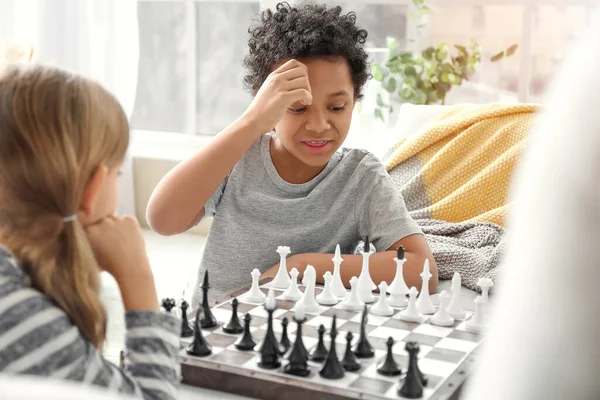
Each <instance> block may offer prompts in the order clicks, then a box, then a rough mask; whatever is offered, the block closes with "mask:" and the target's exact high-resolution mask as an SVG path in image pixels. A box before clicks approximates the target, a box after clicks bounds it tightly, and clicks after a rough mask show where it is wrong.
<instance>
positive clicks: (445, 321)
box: [429, 290, 454, 326]
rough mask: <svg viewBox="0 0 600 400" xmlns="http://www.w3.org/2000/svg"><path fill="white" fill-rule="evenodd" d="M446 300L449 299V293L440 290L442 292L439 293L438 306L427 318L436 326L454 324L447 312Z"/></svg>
mask: <svg viewBox="0 0 600 400" xmlns="http://www.w3.org/2000/svg"><path fill="white" fill-rule="evenodd" d="M448 300H450V295H449V294H448V292H446V291H445V290H442V293H440V308H438V310H437V312H436V313H435V314H433V315H432V316H431V318H430V319H429V322H430V323H431V324H433V325H437V326H452V325H453V324H454V318H452V315H450V314H448V310H447V308H448Z"/></svg>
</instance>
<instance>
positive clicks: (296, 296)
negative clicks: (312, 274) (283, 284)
mask: <svg viewBox="0 0 600 400" xmlns="http://www.w3.org/2000/svg"><path fill="white" fill-rule="evenodd" d="M290 275H291V277H292V278H291V285H290V286H289V287H288V288H287V290H286V291H285V292H283V294H282V295H281V296H279V298H281V299H283V300H291V301H298V300H300V299H301V298H302V292H301V291H300V289H298V270H297V269H296V268H292V270H291V271H290Z"/></svg>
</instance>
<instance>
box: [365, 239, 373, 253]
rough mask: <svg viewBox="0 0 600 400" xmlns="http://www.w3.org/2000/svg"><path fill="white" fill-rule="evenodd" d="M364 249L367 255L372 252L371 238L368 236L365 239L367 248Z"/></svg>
mask: <svg viewBox="0 0 600 400" xmlns="http://www.w3.org/2000/svg"><path fill="white" fill-rule="evenodd" d="M364 247H365V248H364V252H365V253H368V252H370V251H371V243H369V237H368V236H367V237H366V238H365V246H364Z"/></svg>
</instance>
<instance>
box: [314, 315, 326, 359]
mask: <svg viewBox="0 0 600 400" xmlns="http://www.w3.org/2000/svg"><path fill="white" fill-rule="evenodd" d="M317 332H319V343H317V347H316V348H315V350H314V351H313V353H312V354H311V356H310V360H311V361H316V362H321V361H324V360H325V359H326V358H327V353H328V351H327V348H326V347H325V343H323V335H324V334H325V327H324V326H323V324H321V325H320V326H319V329H318V330H317Z"/></svg>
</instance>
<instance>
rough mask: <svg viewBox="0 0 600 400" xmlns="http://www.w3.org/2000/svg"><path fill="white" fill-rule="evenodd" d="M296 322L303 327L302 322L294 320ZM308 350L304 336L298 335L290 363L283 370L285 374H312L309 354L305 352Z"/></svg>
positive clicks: (289, 358)
mask: <svg viewBox="0 0 600 400" xmlns="http://www.w3.org/2000/svg"><path fill="white" fill-rule="evenodd" d="M294 321H296V322H297V323H298V327H300V326H302V322H304V321H298V320H296V318H294ZM304 350H306V349H305V348H304V344H303V343H302V334H300V335H298V334H297V335H296V340H295V341H294V346H293V347H292V351H291V352H290V355H289V356H288V361H289V362H288V363H287V365H286V366H285V367H284V368H283V372H284V373H286V374H290V375H296V376H308V375H309V374H310V368H309V366H308V363H307V361H308V357H307V353H305V352H304Z"/></svg>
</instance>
